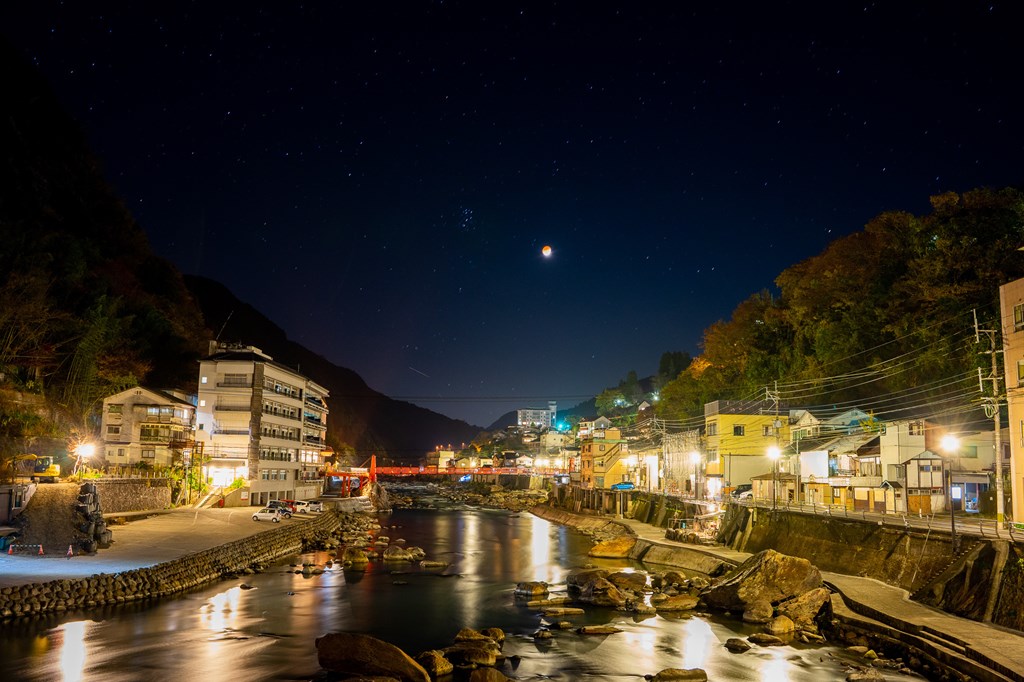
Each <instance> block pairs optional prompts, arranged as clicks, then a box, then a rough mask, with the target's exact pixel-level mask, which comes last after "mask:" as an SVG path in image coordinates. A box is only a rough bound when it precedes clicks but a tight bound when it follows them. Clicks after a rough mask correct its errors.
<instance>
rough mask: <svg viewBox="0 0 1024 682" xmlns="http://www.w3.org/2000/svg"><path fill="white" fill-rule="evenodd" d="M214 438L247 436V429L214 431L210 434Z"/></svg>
mask: <svg viewBox="0 0 1024 682" xmlns="http://www.w3.org/2000/svg"><path fill="white" fill-rule="evenodd" d="M211 435H214V436H248V435H249V429H214V430H213V431H212V434H211Z"/></svg>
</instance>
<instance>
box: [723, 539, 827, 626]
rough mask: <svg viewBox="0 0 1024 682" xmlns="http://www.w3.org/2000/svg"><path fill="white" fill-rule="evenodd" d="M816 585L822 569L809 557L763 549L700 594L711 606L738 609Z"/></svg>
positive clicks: (787, 596) (775, 600) (781, 598)
mask: <svg viewBox="0 0 1024 682" xmlns="http://www.w3.org/2000/svg"><path fill="white" fill-rule="evenodd" d="M819 587H822V582H821V573H820V572H819V571H818V569H817V568H815V567H814V566H813V565H811V562H810V561H808V560H807V559H801V558H800V557H792V556H787V555H785V554H780V553H779V552H776V551H775V550H773V549H766V550H764V551H762V552H758V553H757V554H755V555H754V556H752V557H750V558H749V559H747V560H746V561H745V562H743V564H741V565H740V566H738V567H737V568H735V569H734V570H732V571H731V572H729V573H728V574H727V575H726V576H725V577H724V578H723V579H722V580H720V581H719V582H718V583H716V584H715V585H713V586H712V587H710V588H708V590H706V591H705V592H704V594H703V597H704V601H705V602H707V604H708V606H711V607H713V608H718V609H724V610H729V611H740V610H746V609H747V608H748V606H749V605H750V604H752V603H754V602H757V601H766V602H768V603H770V604H777V603H779V602H781V601H785V600H787V599H792V598H793V597H797V596H799V595H802V594H804V593H806V592H810V591H811V590H814V589H817V588H819Z"/></svg>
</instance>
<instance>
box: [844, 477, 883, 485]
mask: <svg viewBox="0 0 1024 682" xmlns="http://www.w3.org/2000/svg"><path fill="white" fill-rule="evenodd" d="M848 480H849V481H850V483H849V485H850V486H851V487H853V488H877V487H878V486H880V485H882V477H881V476H850V478H849V479H848Z"/></svg>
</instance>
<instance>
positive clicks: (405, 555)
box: [382, 545, 412, 561]
mask: <svg viewBox="0 0 1024 682" xmlns="http://www.w3.org/2000/svg"><path fill="white" fill-rule="evenodd" d="M382 558H383V559H384V561H412V556H410V554H409V550H407V549H405V548H404V547H399V546H397V545H391V546H390V547H388V548H387V549H385V550H384V553H383V555H382Z"/></svg>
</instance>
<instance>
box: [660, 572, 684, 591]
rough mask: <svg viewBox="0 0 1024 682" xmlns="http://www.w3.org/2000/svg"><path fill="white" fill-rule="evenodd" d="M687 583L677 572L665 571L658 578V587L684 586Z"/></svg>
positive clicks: (682, 575)
mask: <svg viewBox="0 0 1024 682" xmlns="http://www.w3.org/2000/svg"><path fill="white" fill-rule="evenodd" d="M688 582H689V578H687V577H686V576H685V575H684V574H682V573H680V572H679V571H665V573H664V575H662V576H660V580H659V585H658V587H668V586H669V585H686V584H687V583H688Z"/></svg>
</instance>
